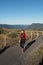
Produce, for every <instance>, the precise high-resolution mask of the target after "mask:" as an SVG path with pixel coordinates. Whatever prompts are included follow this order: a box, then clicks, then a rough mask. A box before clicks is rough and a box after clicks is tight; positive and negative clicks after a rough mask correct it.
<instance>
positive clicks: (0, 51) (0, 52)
mask: <svg viewBox="0 0 43 65" xmlns="http://www.w3.org/2000/svg"><path fill="white" fill-rule="evenodd" d="M9 47H10V46H7V47H4V48H3V49H1V50H0V55H1V54H2V53H3V52H4V51H5V50H6V49H8V48H9Z"/></svg>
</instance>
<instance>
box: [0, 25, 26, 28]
mask: <svg viewBox="0 0 43 65" xmlns="http://www.w3.org/2000/svg"><path fill="white" fill-rule="evenodd" d="M26 27H27V25H8V24H0V28H8V29H25V28H26Z"/></svg>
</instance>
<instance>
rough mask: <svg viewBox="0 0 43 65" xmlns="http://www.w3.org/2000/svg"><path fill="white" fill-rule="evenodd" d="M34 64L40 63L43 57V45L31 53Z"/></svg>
mask: <svg viewBox="0 0 43 65" xmlns="http://www.w3.org/2000/svg"><path fill="white" fill-rule="evenodd" d="M31 58H32V59H31V61H32V62H31V63H32V65H38V64H39V63H40V62H41V60H42V58H43V45H42V46H40V47H39V48H38V49H37V50H36V51H34V52H33V53H32V54H31Z"/></svg>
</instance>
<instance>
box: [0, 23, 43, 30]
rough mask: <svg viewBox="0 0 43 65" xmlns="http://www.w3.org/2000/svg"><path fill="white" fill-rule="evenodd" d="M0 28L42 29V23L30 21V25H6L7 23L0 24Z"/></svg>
mask: <svg viewBox="0 0 43 65" xmlns="http://www.w3.org/2000/svg"><path fill="white" fill-rule="evenodd" d="M0 28H8V29H31V30H43V24H40V23H32V24H31V25H8V24H0Z"/></svg>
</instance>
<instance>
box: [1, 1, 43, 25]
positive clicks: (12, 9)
mask: <svg viewBox="0 0 43 65" xmlns="http://www.w3.org/2000/svg"><path fill="white" fill-rule="evenodd" d="M32 23H43V0H0V24H12V25H13V24H14V25H15V24H24V25H25V24H26V25H28V24H32Z"/></svg>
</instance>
